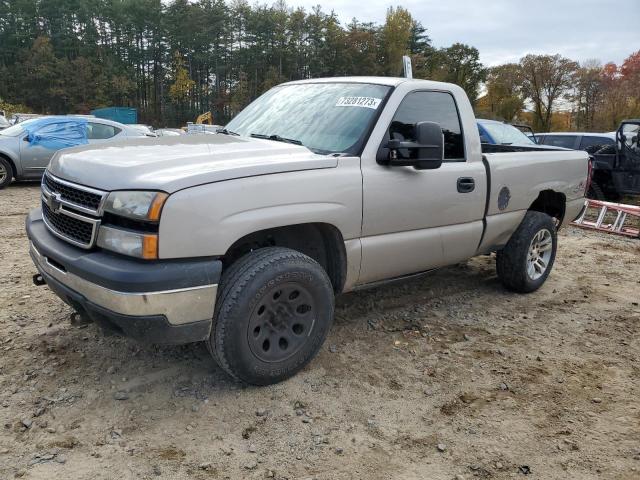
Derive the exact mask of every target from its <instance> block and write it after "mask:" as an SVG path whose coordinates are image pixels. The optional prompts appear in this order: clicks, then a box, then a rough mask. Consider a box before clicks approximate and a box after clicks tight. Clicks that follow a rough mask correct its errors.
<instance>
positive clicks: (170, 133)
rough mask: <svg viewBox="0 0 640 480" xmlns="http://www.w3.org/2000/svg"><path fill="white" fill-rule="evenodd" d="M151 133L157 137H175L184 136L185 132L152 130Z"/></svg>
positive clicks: (175, 129) (168, 129)
mask: <svg viewBox="0 0 640 480" xmlns="http://www.w3.org/2000/svg"><path fill="white" fill-rule="evenodd" d="M153 133H155V134H156V136H158V137H175V136H178V135H184V134H185V131H184V130H180V129H179V128H158V129H157V130H154V131H153Z"/></svg>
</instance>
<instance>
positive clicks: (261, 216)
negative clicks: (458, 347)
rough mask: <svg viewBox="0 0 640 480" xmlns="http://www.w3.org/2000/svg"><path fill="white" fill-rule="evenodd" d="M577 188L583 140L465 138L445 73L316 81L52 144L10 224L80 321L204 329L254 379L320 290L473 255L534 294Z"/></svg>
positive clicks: (288, 345)
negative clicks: (187, 120)
mask: <svg viewBox="0 0 640 480" xmlns="http://www.w3.org/2000/svg"><path fill="white" fill-rule="evenodd" d="M482 148H487V149H489V148H490V149H491V150H490V151H489V150H487V151H486V152H483V151H482ZM587 183H588V156H587V154H586V153H585V152H581V151H569V150H562V149H557V150H554V149H549V148H546V149H544V150H542V149H539V148H538V147H536V146H530V147H515V146H508V145H506V146H505V145H502V146H493V145H492V146H487V147H484V146H481V143H480V138H479V135H478V129H477V128H476V121H475V118H474V114H473V110H472V108H471V105H470V103H469V100H468V99H467V97H466V95H465V93H464V91H463V90H462V89H460V88H459V87H457V86H455V85H451V84H446V83H438V82H431V81H425V80H410V79H404V78H375V77H350V78H329V79H317V80H306V81H298V82H291V83H286V84H283V85H279V86H277V87H275V88H273V89H271V90H269V91H268V92H266V93H265V94H264V95H262V96H261V97H259V98H258V99H257V100H255V101H254V102H253V103H251V104H250V105H249V106H248V107H247V108H246V109H245V110H243V111H242V112H241V113H240V114H238V115H237V116H236V117H235V118H234V119H233V120H232V121H231V122H230V123H229V124H228V125H227V126H226V127H225V128H224V129H221V130H220V131H219V132H218V134H216V135H189V136H180V137H163V138H157V139H152V138H148V139H147V138H144V139H131V140H124V141H121V142H113V143H109V144H108V145H107V144H105V145H104V146H88V147H79V148H73V149H69V150H63V151H61V152H59V153H58V154H56V156H55V157H54V158H53V160H52V161H51V164H50V165H49V167H48V169H47V171H46V174H45V175H44V177H43V180H42V205H41V207H40V208H38V209H36V210H33V211H32V212H31V213H30V215H29V216H28V218H27V225H26V227H27V233H28V236H29V240H30V252H31V256H32V258H33V261H34V263H35V265H36V268H37V269H38V274H37V275H35V276H34V281H35V282H36V283H38V284H43V283H45V282H46V284H47V285H48V286H49V288H50V289H51V290H53V291H54V292H55V293H56V294H57V295H58V296H59V297H60V298H62V299H63V300H64V301H65V302H67V303H68V304H69V305H71V306H72V307H73V308H74V309H75V310H76V311H77V312H78V313H80V315H81V317H82V318H83V319H85V320H87V321H94V322H96V323H98V324H99V325H101V326H102V327H103V328H106V329H110V330H113V331H116V332H119V333H122V334H125V335H128V336H131V337H135V338H138V339H140V340H143V341H147V342H155V343H167V342H169V343H185V342H194V341H204V342H206V344H207V345H208V347H209V349H210V351H211V353H212V355H213V357H214V358H215V360H216V361H217V362H218V364H219V365H220V366H221V367H222V368H223V369H224V370H225V371H227V372H228V373H229V374H231V375H233V376H234V377H236V378H237V379H240V380H242V381H244V382H248V383H252V384H259V385H264V384H271V383H275V382H278V381H281V380H284V379H286V378H288V377H290V376H292V375H294V374H295V373H296V372H297V371H299V370H300V369H301V368H303V367H304V366H305V365H306V364H307V363H308V362H309V361H310V360H311V359H312V358H313V357H314V356H315V355H316V353H317V352H318V350H319V349H320V347H321V345H322V343H323V341H324V340H325V337H326V336H327V332H328V330H329V328H330V326H331V323H332V319H333V314H334V295H335V294H338V293H343V292H349V291H352V290H355V289H360V288H366V287H370V286H375V285H379V284H380V283H382V282H386V281H390V280H396V279H401V278H404V277H408V276H411V275H415V274H419V273H423V272H429V271H431V270H434V269H437V268H439V267H443V266H445V265H451V264H455V263H457V262H461V261H464V260H466V259H468V258H470V257H473V256H475V255H481V254H488V253H491V252H496V253H497V254H496V263H497V271H498V275H499V277H500V279H501V281H502V283H503V284H504V286H505V287H506V288H508V289H510V290H513V291H515V292H522V293H526V292H532V291H534V290H536V289H537V288H539V287H540V286H541V285H542V284H543V283H544V282H545V280H546V279H547V277H548V275H549V273H550V271H551V268H552V266H553V262H554V257H555V254H556V242H557V239H556V231H557V229H558V228H560V227H561V226H562V225H565V224H567V223H568V222H570V221H572V220H573V219H574V218H575V217H577V216H578V215H579V213H580V212H581V209H582V207H583V199H584V193H585V189H586V188H587Z"/></svg>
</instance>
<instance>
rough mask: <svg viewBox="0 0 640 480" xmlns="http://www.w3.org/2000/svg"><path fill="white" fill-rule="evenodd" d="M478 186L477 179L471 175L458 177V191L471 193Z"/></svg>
mask: <svg viewBox="0 0 640 480" xmlns="http://www.w3.org/2000/svg"><path fill="white" fill-rule="evenodd" d="M475 188H476V181H475V180H474V179H473V178H471V177H460V178H459V179H458V192H460V193H469V192H473V191H474V190H475Z"/></svg>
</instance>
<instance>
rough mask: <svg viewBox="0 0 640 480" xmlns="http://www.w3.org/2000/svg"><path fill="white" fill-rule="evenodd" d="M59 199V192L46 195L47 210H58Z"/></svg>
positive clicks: (60, 198) (60, 199) (60, 197)
mask: <svg viewBox="0 0 640 480" xmlns="http://www.w3.org/2000/svg"><path fill="white" fill-rule="evenodd" d="M61 201H62V195H60V194H59V193H52V194H51V195H49V196H48V197H47V206H48V207H49V210H51V211H52V212H54V213H55V212H57V211H58V210H60V202H61Z"/></svg>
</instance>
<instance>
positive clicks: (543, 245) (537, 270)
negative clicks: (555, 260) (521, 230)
mask: <svg viewBox="0 0 640 480" xmlns="http://www.w3.org/2000/svg"><path fill="white" fill-rule="evenodd" d="M552 250H553V237H552V236H551V232H550V231H549V230H547V229H546V228H545V229H542V230H540V231H539V232H538V233H536V234H535V236H534V237H533V239H532V240H531V243H530V244H529V252H528V253H527V275H529V278H530V279H531V280H538V279H539V278H540V277H541V276H542V275H544V273H545V272H546V271H547V268H549V261H550V260H551V251H552Z"/></svg>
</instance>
